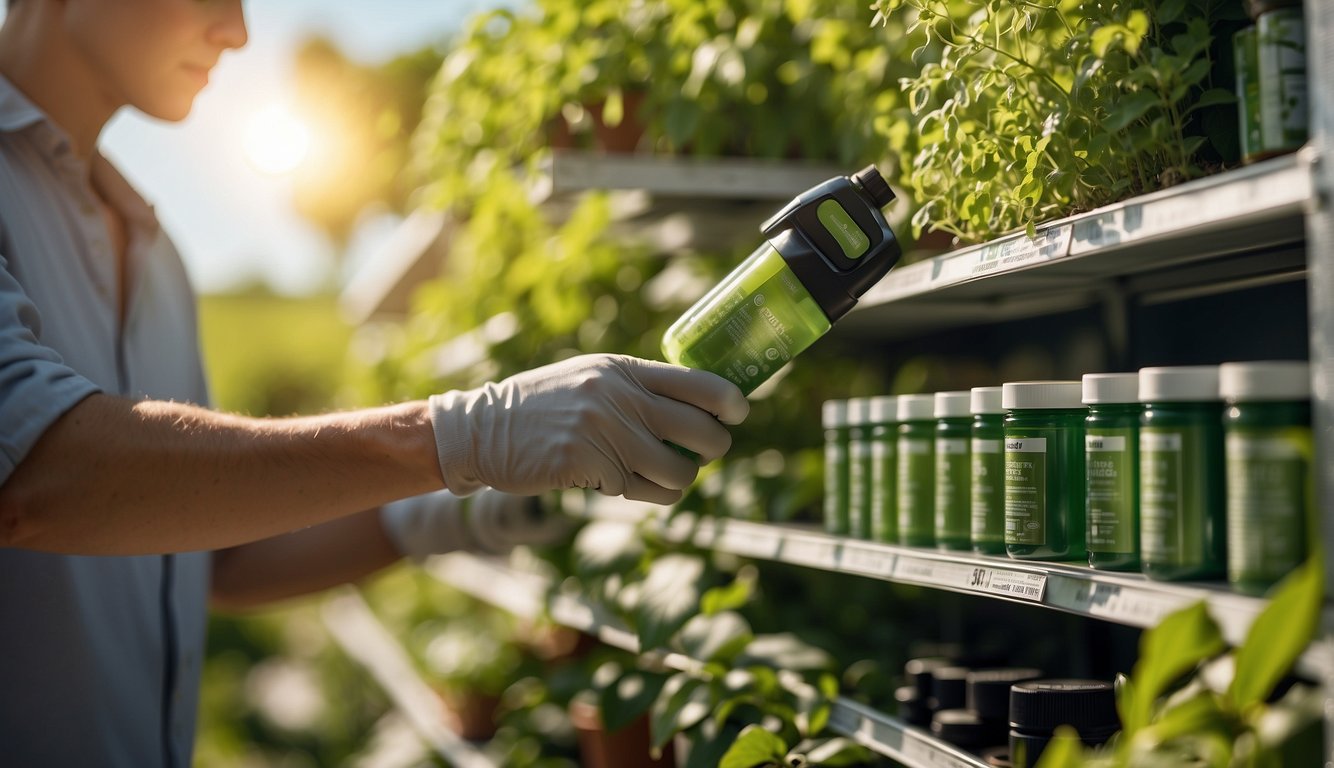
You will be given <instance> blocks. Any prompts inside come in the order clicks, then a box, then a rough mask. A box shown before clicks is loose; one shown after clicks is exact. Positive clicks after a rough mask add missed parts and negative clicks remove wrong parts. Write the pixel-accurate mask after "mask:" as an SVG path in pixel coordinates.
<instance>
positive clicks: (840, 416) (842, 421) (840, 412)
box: [820, 400, 848, 429]
mask: <svg viewBox="0 0 1334 768" xmlns="http://www.w3.org/2000/svg"><path fill="white" fill-rule="evenodd" d="M820 425H821V426H822V427H824V428H825V429H837V428H838V427H846V426H847V425H848V401H847V400H826V401H824V405H823V406H821V408H820Z"/></svg>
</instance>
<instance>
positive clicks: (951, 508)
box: [935, 437, 972, 539]
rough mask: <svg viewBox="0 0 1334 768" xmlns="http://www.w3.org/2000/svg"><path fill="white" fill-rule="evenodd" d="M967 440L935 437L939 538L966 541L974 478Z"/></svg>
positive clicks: (937, 530)
mask: <svg viewBox="0 0 1334 768" xmlns="http://www.w3.org/2000/svg"><path fill="white" fill-rule="evenodd" d="M971 476H972V466H971V464H970V462H969V460H968V439H967V438H946V437H938V438H936V490H935V497H936V500H935V507H936V537H937V538H954V539H967V538H968V535H969V506H968V492H969V491H968V487H969V484H970V481H971V479H972V477H971Z"/></svg>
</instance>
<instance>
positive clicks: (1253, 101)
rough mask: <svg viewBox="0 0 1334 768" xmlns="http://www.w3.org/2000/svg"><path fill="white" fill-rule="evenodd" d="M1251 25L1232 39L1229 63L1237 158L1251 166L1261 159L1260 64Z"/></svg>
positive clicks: (1262, 146) (1262, 145) (1254, 30)
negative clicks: (1233, 86)
mask: <svg viewBox="0 0 1334 768" xmlns="http://www.w3.org/2000/svg"><path fill="white" fill-rule="evenodd" d="M1257 42H1258V36H1257V32H1256V28H1255V25H1251V26H1249V27H1246V28H1245V29H1243V30H1240V31H1239V32H1237V33H1236V34H1235V35H1233V36H1232V59H1233V62H1234V64H1235V68H1236V84H1237V85H1236V95H1237V117H1238V119H1239V121H1240V125H1239V128H1240V129H1241V136H1240V138H1241V157H1242V159H1243V160H1244V161H1246V162H1248V163H1251V162H1255V161H1256V160H1258V159H1260V158H1261V157H1263V154H1262V152H1263V148H1264V143H1263V141H1262V139H1261V137H1260V60H1259V53H1258V51H1257V48H1256V44H1257Z"/></svg>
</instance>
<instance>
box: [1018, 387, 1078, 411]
mask: <svg viewBox="0 0 1334 768" xmlns="http://www.w3.org/2000/svg"><path fill="white" fill-rule="evenodd" d="M1080 394H1082V388H1081V386H1080V383H1079V382H1077V381H1007V382H1005V384H1003V385H1001V405H1002V406H1004V408H1005V410H1007V411H1012V410H1024V409H1026V408H1083V407H1084V403H1083V402H1082V401H1081V400H1080V398H1079V396H1080Z"/></svg>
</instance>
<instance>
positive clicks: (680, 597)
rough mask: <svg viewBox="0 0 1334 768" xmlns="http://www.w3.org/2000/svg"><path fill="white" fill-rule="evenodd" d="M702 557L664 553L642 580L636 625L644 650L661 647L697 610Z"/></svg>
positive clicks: (702, 569)
mask: <svg viewBox="0 0 1334 768" xmlns="http://www.w3.org/2000/svg"><path fill="white" fill-rule="evenodd" d="M703 580H704V560H703V559H702V558H699V557H692V556H689V555H676V554H672V555H664V556H662V557H660V558H658V559H657V560H655V561H654V562H653V565H652V566H650V567H649V572H648V577H647V578H646V579H644V582H643V588H642V593H641V597H640V600H639V605H638V606H637V607H636V609H635V626H636V629H637V630H638V631H639V644H640V647H641V648H643V649H644V650H651V649H654V648H660V647H662V646H664V645H666V644H667V640H668V639H669V638H670V637H671V636H672V635H673V634H674V633H675V632H676V630H678V629H680V628H681V626H682V625H683V624H685V623H686V620H687V619H689V618H690V617H691V616H692V615H693V614H694V613H695V612H696V611H697V610H699V595H700V589H701V586H702V582H703Z"/></svg>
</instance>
